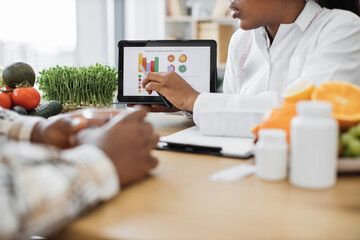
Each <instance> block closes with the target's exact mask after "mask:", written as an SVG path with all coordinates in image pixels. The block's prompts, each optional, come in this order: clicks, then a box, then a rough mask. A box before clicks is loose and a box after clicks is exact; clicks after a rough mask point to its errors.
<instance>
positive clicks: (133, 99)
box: [117, 40, 217, 105]
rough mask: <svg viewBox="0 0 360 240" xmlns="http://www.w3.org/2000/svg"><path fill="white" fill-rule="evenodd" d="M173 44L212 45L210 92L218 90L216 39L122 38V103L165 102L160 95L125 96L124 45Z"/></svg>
mask: <svg viewBox="0 0 360 240" xmlns="http://www.w3.org/2000/svg"><path fill="white" fill-rule="evenodd" d="M172 46H176V47H179V46H206V47H210V92H216V88H217V66H216V61H217V57H216V41H214V40H148V41H128V40H122V41H119V43H118V48H119V61H118V96H117V99H118V101H119V102H120V103H128V104H159V105H163V104H164V102H163V101H162V100H161V98H160V97H158V96H124V95H123V94H124V89H123V83H124V78H123V76H124V74H123V73H124V72H123V70H124V61H123V59H124V47H172Z"/></svg>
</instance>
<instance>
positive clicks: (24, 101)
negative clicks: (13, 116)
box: [11, 87, 41, 110]
mask: <svg viewBox="0 0 360 240" xmlns="http://www.w3.org/2000/svg"><path fill="white" fill-rule="evenodd" d="M11 99H12V101H13V103H14V105H15V106H22V107H24V108H25V109H26V110H32V109H34V108H36V107H37V106H38V105H39V103H40V100H41V98H40V93H39V92H38V90H36V89H35V88H33V87H25V88H16V89H15V90H14V91H13V93H12V95H11Z"/></svg>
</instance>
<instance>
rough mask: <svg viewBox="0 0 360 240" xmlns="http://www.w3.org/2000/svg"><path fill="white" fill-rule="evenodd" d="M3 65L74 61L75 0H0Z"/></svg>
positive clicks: (38, 66)
mask: <svg viewBox="0 0 360 240" xmlns="http://www.w3.org/2000/svg"><path fill="white" fill-rule="evenodd" d="M0 9H1V14H0V66H5V65H7V64H10V63H12V62H15V61H24V62H28V63H31V65H32V67H33V68H34V70H35V71H36V72H38V71H39V70H41V69H43V68H44V67H49V66H53V65H56V64H67V65H71V64H74V63H75V50H76V3H75V0H51V1H49V0H31V1H29V0H11V1H9V0H0Z"/></svg>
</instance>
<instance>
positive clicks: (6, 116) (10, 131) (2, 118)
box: [0, 107, 45, 141]
mask: <svg viewBox="0 0 360 240" xmlns="http://www.w3.org/2000/svg"><path fill="white" fill-rule="evenodd" d="M39 121H45V119H43V118H41V117H35V116H32V117H25V116H22V115H19V114H17V113H16V112H13V111H9V110H6V109H3V108H1V107H0V135H5V136H6V137H7V138H8V139H12V140H21V141H30V137H31V132H32V130H33V128H34V126H35V125H36V123H38V122H39Z"/></svg>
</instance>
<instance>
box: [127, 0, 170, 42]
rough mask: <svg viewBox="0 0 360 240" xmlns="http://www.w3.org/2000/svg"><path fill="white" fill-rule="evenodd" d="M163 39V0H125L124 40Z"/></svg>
mask: <svg viewBox="0 0 360 240" xmlns="http://www.w3.org/2000/svg"><path fill="white" fill-rule="evenodd" d="M164 38H165V0H136V1H135V0H125V39H128V40H144V39H145V40H146V39H164Z"/></svg>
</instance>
